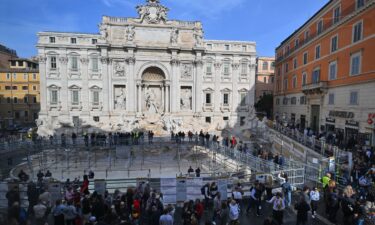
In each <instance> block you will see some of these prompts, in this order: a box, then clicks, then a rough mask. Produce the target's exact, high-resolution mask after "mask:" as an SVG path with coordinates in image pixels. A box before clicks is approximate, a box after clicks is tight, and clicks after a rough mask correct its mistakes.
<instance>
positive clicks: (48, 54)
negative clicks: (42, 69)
mask: <svg viewBox="0 0 375 225" xmlns="http://www.w3.org/2000/svg"><path fill="white" fill-rule="evenodd" d="M46 55H47V56H50V55H54V56H55V55H59V53H57V52H55V51H48V52H47V53H46Z"/></svg>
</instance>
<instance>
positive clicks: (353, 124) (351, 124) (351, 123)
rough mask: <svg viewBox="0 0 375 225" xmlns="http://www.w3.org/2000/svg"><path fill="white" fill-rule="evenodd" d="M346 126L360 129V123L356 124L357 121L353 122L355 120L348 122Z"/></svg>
mask: <svg viewBox="0 0 375 225" xmlns="http://www.w3.org/2000/svg"><path fill="white" fill-rule="evenodd" d="M345 125H348V126H354V127H358V126H359V123H358V122H356V121H353V120H347V121H346V123H345Z"/></svg>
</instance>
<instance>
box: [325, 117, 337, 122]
mask: <svg viewBox="0 0 375 225" xmlns="http://www.w3.org/2000/svg"><path fill="white" fill-rule="evenodd" d="M326 122H328V123H335V122H336V119H334V118H330V117H327V118H326Z"/></svg>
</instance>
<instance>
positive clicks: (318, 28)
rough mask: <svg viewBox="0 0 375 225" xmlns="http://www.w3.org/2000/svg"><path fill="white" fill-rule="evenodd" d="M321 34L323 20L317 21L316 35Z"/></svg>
mask: <svg viewBox="0 0 375 225" xmlns="http://www.w3.org/2000/svg"><path fill="white" fill-rule="evenodd" d="M322 32H323V19H321V20H319V22H318V24H317V33H318V34H320V33H322Z"/></svg>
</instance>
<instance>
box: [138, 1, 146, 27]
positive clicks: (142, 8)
mask: <svg viewBox="0 0 375 225" xmlns="http://www.w3.org/2000/svg"><path fill="white" fill-rule="evenodd" d="M137 11H138V14H139V22H140V23H142V22H143V20H144V19H145V17H146V16H147V14H148V12H147V8H146V7H145V6H143V5H139V6H137Z"/></svg>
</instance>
